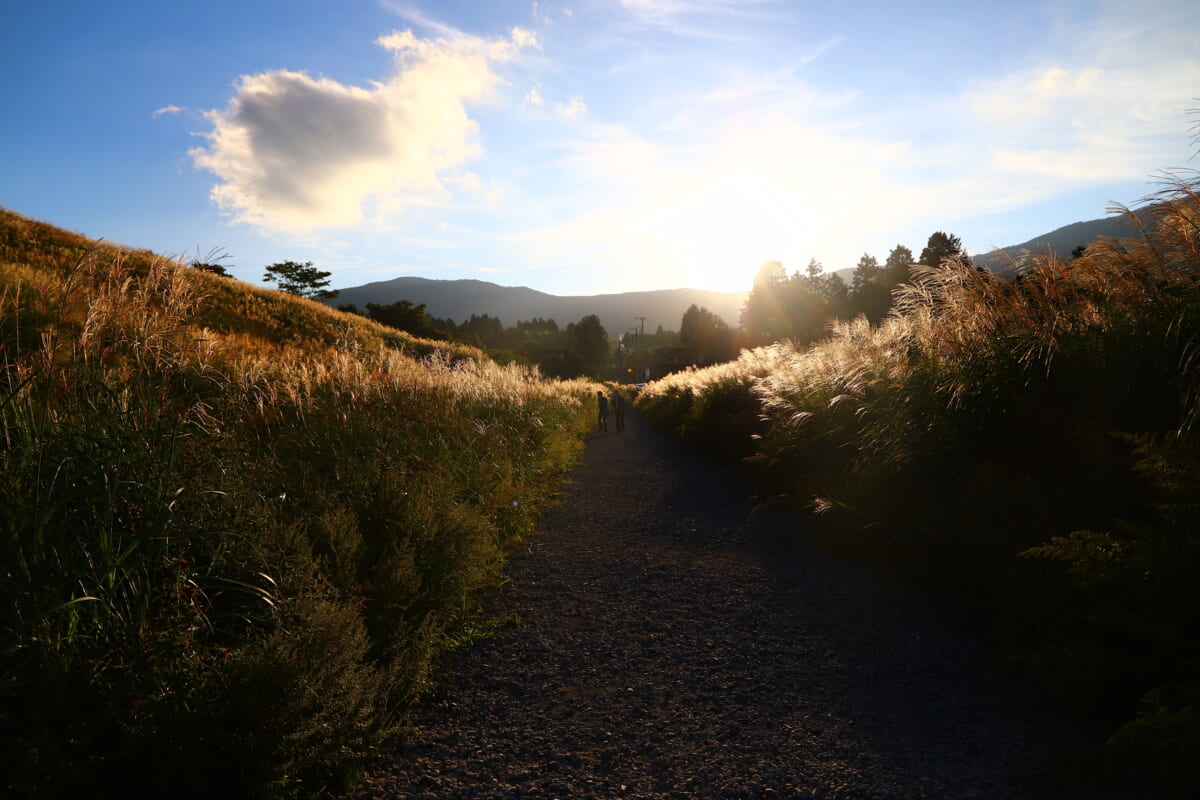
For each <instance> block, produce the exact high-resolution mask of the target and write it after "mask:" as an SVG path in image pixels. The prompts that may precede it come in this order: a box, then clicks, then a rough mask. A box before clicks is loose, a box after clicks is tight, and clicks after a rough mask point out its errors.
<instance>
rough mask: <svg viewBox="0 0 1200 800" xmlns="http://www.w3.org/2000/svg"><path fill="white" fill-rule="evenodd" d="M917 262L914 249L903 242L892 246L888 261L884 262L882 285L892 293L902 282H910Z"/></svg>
mask: <svg viewBox="0 0 1200 800" xmlns="http://www.w3.org/2000/svg"><path fill="white" fill-rule="evenodd" d="M916 263H917V261H916V259H915V258H913V252H912V250H909V249H908V248H907V247H905V246H904V245H902V244H898V245H896V246H895V247H894V248H892V252H890V253H888V257H887V261H885V262H884V263H883V280H882V284H881V285H882V286H884V287H885V288H887V290H888V292H889V293H890V292H891V290H892V289H894V288H896V287H897V286H899V285H900V284H902V283H908V282H909V281H910V280H912V268H913V266H914V265H915V264H916Z"/></svg>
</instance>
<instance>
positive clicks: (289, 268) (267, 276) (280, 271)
mask: <svg viewBox="0 0 1200 800" xmlns="http://www.w3.org/2000/svg"><path fill="white" fill-rule="evenodd" d="M331 275H333V273H332V272H322V271H321V270H319V269H317V268H316V267H314V266H313V263H312V262H311V261H305V262H304V263H303V264H301V263H299V262H297V261H280V262H279V263H278V264H272V265H271V266H269V267H267V271H266V272H265V273H264V274H263V280H264V281H267V282H268V283H278V284H279V288H280V289H281V290H283V291H285V292H287V293H288V294H297V295H300V296H301V297H310V298H312V299H313V300H331V299H333V298H335V297H337V296H338V294H340V292H338V290H337V289H326V288H325V287H326V286H328V285H329V278H330V276H331Z"/></svg>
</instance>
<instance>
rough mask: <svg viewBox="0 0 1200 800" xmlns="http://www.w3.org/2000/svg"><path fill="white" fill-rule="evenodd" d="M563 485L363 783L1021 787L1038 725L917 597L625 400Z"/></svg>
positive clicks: (987, 658) (504, 787)
mask: <svg viewBox="0 0 1200 800" xmlns="http://www.w3.org/2000/svg"><path fill="white" fill-rule="evenodd" d="M571 479H572V481H573V482H572V484H571V485H570V486H569V487H568V488H567V489H566V490H565V492H564V498H563V502H562V504H561V505H560V506H558V507H556V508H554V509H552V510H551V511H550V512H548V513H547V515H546V516H545V517H544V518H543V521H542V523H541V525H540V530H539V532H538V534H537V535H535V536H533V537H530V538H529V539H528V540H527V541H526V542H524V543H523V544H522V545H521V547H520V548H519V550H518V552H517V553H515V554H514V556H513V558H512V560H511V562H510V567H509V572H510V574H511V576H512V580H511V581H509V582H508V583H506V584H505V585H504V586H503V587H502V588H500V589H497V590H496V591H494V592H493V593H492V594H491V595H490V596H489V597H488V598H487V599H486V602H485V603H484V608H483V609H482V610H481V612H480V613H481V614H482V615H483V617H484V618H485V619H486V618H488V617H504V616H506V615H516V616H515V619H516V620H517V622H516V624H513V625H506V626H500V627H499V628H497V629H496V630H495V631H494V632H493V633H492V635H490V636H488V637H486V638H484V639H481V640H479V641H478V642H476V643H474V644H473V645H472V646H470V647H469V648H465V649H464V650H463V651H462V652H461V653H460V655H459V657H458V659H457V662H456V665H455V670H454V674H453V675H452V682H453V689H452V690H451V691H450V692H449V693H447V694H446V696H444V697H442V698H441V699H437V700H434V701H431V702H429V703H427V704H426V705H425V706H423V707H421V708H420V709H418V710H417V711H416V712H415V715H414V718H413V722H414V724H415V726H416V732H415V734H414V735H413V736H412V737H411V738H410V739H409V740H408V741H404V742H400V743H397V744H395V745H394V746H393V747H392V748H391V749H390V750H389V751H388V752H387V753H385V755H384V756H383V757H382V758H380V759H379V760H378V762H377V763H376V764H374V765H373V767H372V768H371V770H370V771H369V773H368V777H367V781H366V782H365V784H364V787H363V789H362V790H361V792H360V794H358V795H357V797H360V798H377V799H380V798H413V799H414V800H417V799H419V798H426V799H428V800H433V799H434V798H544V799H545V800H551V798H561V799H562V800H567V799H568V798H571V799H575V798H609V797H612V798H618V797H621V798H697V797H701V798H710V797H720V798H738V799H740V798H777V799H779V800H783V799H785V798H787V799H789V800H795V799H798V798H821V799H822V800H864V798H879V799H880V800H922V799H932V798H955V799H956V800H965V799H966V798H987V800H1009V799H1012V800H1015V799H1017V798H1026V797H1030V796H1031V795H1029V794H1027V793H1025V792H1023V791H1022V790H1021V789H1020V788H1019V787H1018V786H1016V785H1015V783H1014V780H1013V778H1012V775H1013V767H1014V765H1017V764H1019V763H1021V762H1022V761H1023V760H1024V759H1026V758H1028V757H1030V756H1031V755H1034V754H1035V746H1034V745H1033V744H1031V738H1030V736H1029V732H1030V726H1031V725H1038V724H1041V723H1042V721H1041V720H1038V719H1034V718H1033V717H1032V716H1031V714H1033V713H1034V712H1032V711H1030V710H1029V708H1028V707H1027V706H1026V704H1024V703H1023V702H1022V700H1023V697H1022V693H1021V690H1020V687H1019V685H1018V684H1016V683H1015V682H1014V681H1012V680H1011V678H1010V677H1009V676H1007V675H1005V674H1004V672H1003V671H1002V670H1001V669H999V668H998V665H997V664H996V662H995V660H994V657H993V655H992V653H991V651H990V650H989V648H988V647H987V646H986V645H985V644H984V643H983V642H981V641H978V640H976V639H974V638H973V637H971V636H970V635H969V634H967V633H965V632H964V631H962V630H961V629H959V628H956V627H955V626H953V625H952V624H950V623H948V622H947V621H945V620H944V619H943V618H942V616H940V615H939V614H938V613H937V610H936V608H935V607H934V606H933V605H932V604H929V603H927V602H925V601H924V600H922V598H920V597H917V596H914V595H915V593H914V592H913V590H912V589H906V588H904V587H900V586H897V585H895V584H892V583H888V582H886V581H882V580H880V579H878V578H877V577H876V576H874V575H873V574H872V573H871V572H870V570H868V569H866V568H863V567H859V566H856V565H852V564H848V563H845V562H843V561H840V560H838V559H835V558H832V557H830V556H828V555H826V554H824V553H821V552H820V551H818V550H817V549H815V548H814V547H813V546H812V545H811V544H810V543H809V542H808V541H807V538H806V535H805V533H806V531H805V521H804V518H803V517H801V516H797V515H788V514H782V513H775V512H764V513H760V514H755V515H753V517H751V514H750V512H751V511H752V509H753V503H752V502H751V500H750V498H749V497H748V495H749V490H748V489H746V488H745V486H743V485H740V484H738V483H737V482H736V481H733V480H731V479H730V478H729V476H728V475H727V474H726V473H725V472H724V471H723V470H722V469H720V468H718V467H715V466H713V465H710V464H708V463H705V462H702V461H700V460H698V459H696V458H695V457H694V456H692V455H690V454H689V453H687V452H685V451H684V450H683V449H682V448H681V447H680V446H679V445H678V444H677V443H676V442H674V441H673V440H670V439H668V438H666V437H664V436H661V435H659V434H657V433H655V432H653V431H652V430H650V429H648V428H647V427H646V425H645V424H644V422H643V421H642V420H641V419H640V418H639V416H638V415H637V414H636V413H632V412H631V413H630V414H629V415H628V429H627V431H626V432H625V433H615V432H611V433H598V434H595V435H593V436H592V437H590V439H589V442H588V446H587V450H586V453H585V457H584V460H583V463H582V464H581V465H580V466H579V467H577V468H576V469H575V470H574V471H573V472H572V474H571ZM1046 796H1047V795H1040V797H1046ZM1054 796H1055V797H1057V798H1066V797H1068V795H1061V794H1060V795H1054Z"/></svg>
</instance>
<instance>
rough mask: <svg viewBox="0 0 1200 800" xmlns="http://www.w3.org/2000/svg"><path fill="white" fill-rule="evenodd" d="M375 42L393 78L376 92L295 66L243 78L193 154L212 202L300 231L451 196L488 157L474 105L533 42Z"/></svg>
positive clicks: (212, 116) (517, 33)
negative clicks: (466, 172)
mask: <svg viewBox="0 0 1200 800" xmlns="http://www.w3.org/2000/svg"><path fill="white" fill-rule="evenodd" d="M376 43H377V44H378V45H379V46H380V47H383V48H385V49H387V50H389V51H391V53H392V54H393V56H394V58H395V71H394V72H393V74H392V75H391V76H389V77H388V78H387V79H386V80H384V81H382V82H375V83H373V84H371V85H370V86H369V87H365V88H364V87H357V86H347V85H344V84H341V83H339V82H337V81H334V80H331V79H329V78H322V77H318V78H314V77H312V76H310V75H308V74H307V73H304V72H293V71H289V70H274V71H270V72H264V73H261V74H258V75H247V76H243V77H242V78H240V79H239V80H238V82H237V84H236V91H235V94H234V97H233V99H232V100H231V101H230V102H229V105H228V106H226V107H225V108H224V109H222V110H218V111H212V112H209V113H208V115H207V116H208V119H209V120H210V121H211V122H212V125H213V129H212V131H211V132H209V133H207V134H205V136H206V138H207V139H208V143H207V145H206V146H205V147H200V148H196V149H193V150H192V151H190V155H191V157H192V160H193V163H194V164H195V165H196V166H197V167H198V168H200V169H205V170H209V171H211V172H213V173H214V174H216V175H217V177H218V178H219V179H220V183H219V184H218V185H216V186H215V187H214V188H213V189H212V192H211V197H212V200H213V202H214V203H216V205H218V206H219V207H220V208H221V209H222V210H224V211H225V212H227V213H228V214H230V215H231V216H232V217H233V218H234V219H236V220H238V221H243V222H249V223H252V224H255V225H259V226H262V227H265V228H274V229H280V230H291V231H301V230H310V229H313V228H324V227H346V226H353V225H357V224H359V223H361V222H362V221H363V220H364V219H365V218H367V217H382V216H385V215H386V214H387V213H389V212H394V211H396V210H398V209H402V208H403V207H405V206H406V205H411V204H414V203H422V202H429V201H430V200H431V199H437V198H444V197H446V196H447V195H448V194H449V191H450V190H449V188H447V187H448V185H449V183H450V179H453V178H454V177H455V175H456V170H457V169H458V168H459V167H460V166H461V165H463V164H464V163H465V162H467V161H468V160H469V159H471V158H474V157H477V156H478V155H479V154H480V153H481V148H480V146H479V144H478V142H477V141H476V133H477V129H478V125H477V123H476V122H475V121H474V120H472V119H471V118H470V116H469V115H468V113H467V108H466V103H468V102H470V101H473V100H480V99H483V98H485V97H487V96H488V95H489V94H490V93H491V92H492V90H493V88H494V87H495V86H496V84H497V83H499V82H500V80H501V79H500V77H499V75H497V73H496V71H495V67H496V65H498V64H501V63H503V62H505V61H508V60H509V59H511V58H512V57H513V56H514V55H515V54H516V53H517V52H518V51H519V50H520V49H521V48H522V47H529V46H533V45H536V37H533V35H532V34H529V33H528V32H527V31H523V30H522V29H519V28H515V29H513V31H512V36H511V38H508V39H498V40H491V41H486V40H482V39H478V38H474V37H467V36H460V37H456V38H453V39H447V38H439V39H421V38H418V37H417V36H415V35H414V34H413V33H412V32H411V31H396V32H393V33H390V34H387V35H385V36H382V37H380V38H379V39H378V41H377V42H376ZM459 183H460V185H462V182H461V181H460V182H459ZM466 183H468V184H469V183H470V181H467V182H466Z"/></svg>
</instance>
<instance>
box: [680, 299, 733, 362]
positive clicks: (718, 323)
mask: <svg viewBox="0 0 1200 800" xmlns="http://www.w3.org/2000/svg"><path fill="white" fill-rule="evenodd" d="M679 343H680V344H682V345H683V346H684V348H686V351H687V357H688V358H689V360H691V362H692V363H693V364H699V365H701V366H704V365H707V364H715V363H718V362H721V361H729V360H730V359H732V358H733V353H732V350H733V331H731V330H730V329H729V326H728V325H726V324H725V320H723V319H721V318H720V317H718V316H717V315H716V314H714V313H713V312H711V311H709V310H708V309H707V308H702V307H700V306H697V305H696V304H695V303H693V304H692V305H691V306H689V307H688V310H687V311H685V312H683V320H682V321H681V322H680V323H679Z"/></svg>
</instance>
